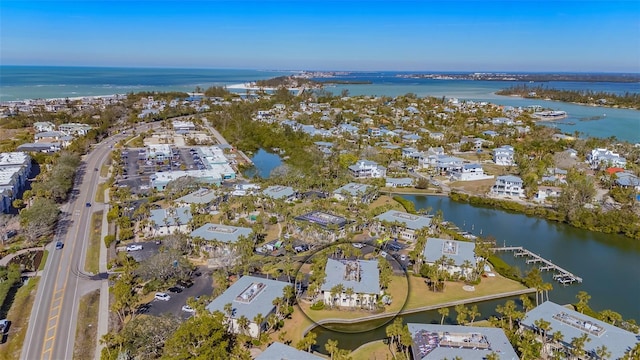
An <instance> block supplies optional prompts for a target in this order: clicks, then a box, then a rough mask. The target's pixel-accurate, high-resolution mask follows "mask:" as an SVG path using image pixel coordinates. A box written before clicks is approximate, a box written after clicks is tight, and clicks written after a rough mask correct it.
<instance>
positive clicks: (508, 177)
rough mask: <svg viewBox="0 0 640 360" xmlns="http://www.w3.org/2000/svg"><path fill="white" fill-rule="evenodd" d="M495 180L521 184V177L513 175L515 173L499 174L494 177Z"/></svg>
mask: <svg viewBox="0 0 640 360" xmlns="http://www.w3.org/2000/svg"><path fill="white" fill-rule="evenodd" d="M496 181H504V182H511V183H517V184H522V179H521V178H520V177H519V176H515V175H500V176H498V177H497V178H496Z"/></svg>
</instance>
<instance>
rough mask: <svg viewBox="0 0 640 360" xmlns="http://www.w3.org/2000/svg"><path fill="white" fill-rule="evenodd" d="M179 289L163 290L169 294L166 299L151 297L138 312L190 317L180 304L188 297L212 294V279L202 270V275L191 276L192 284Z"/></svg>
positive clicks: (185, 301)
mask: <svg viewBox="0 0 640 360" xmlns="http://www.w3.org/2000/svg"><path fill="white" fill-rule="evenodd" d="M181 290H182V291H181V292H179V293H177V292H170V291H168V290H165V291H163V292H165V293H167V294H169V296H171V298H170V299H169V300H168V301H163V300H156V299H153V300H151V301H150V302H148V303H146V304H144V305H142V306H141V307H139V308H138V312H139V313H141V314H147V315H152V316H161V315H162V314H173V315H176V316H178V317H180V318H183V319H186V318H188V317H190V316H191V315H192V314H191V313H188V312H185V311H182V306H183V305H186V303H187V299H188V298H190V297H196V296H211V295H212V294H213V280H212V279H211V275H210V274H209V273H206V272H204V271H203V272H202V275H200V276H195V277H194V278H193V285H192V286H190V287H185V288H183V289H181Z"/></svg>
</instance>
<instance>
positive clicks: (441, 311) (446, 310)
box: [438, 307, 449, 325]
mask: <svg viewBox="0 0 640 360" xmlns="http://www.w3.org/2000/svg"><path fill="white" fill-rule="evenodd" d="M438 314H440V315H442V317H441V318H440V325H442V324H444V318H446V317H447V316H449V308H446V307H444V308H440V309H438Z"/></svg>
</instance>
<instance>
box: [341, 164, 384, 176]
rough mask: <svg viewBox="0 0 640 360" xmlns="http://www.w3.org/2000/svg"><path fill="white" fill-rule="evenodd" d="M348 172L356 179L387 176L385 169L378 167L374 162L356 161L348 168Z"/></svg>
mask: <svg viewBox="0 0 640 360" xmlns="http://www.w3.org/2000/svg"><path fill="white" fill-rule="evenodd" d="M349 172H350V173H351V175H352V176H353V177H355V178H356V179H363V178H383V177H385V176H386V175H387V168H385V167H384V166H382V165H378V163H376V162H375V161H370V160H358V162H356V163H355V164H354V165H351V166H349Z"/></svg>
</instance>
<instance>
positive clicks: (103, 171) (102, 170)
mask: <svg viewBox="0 0 640 360" xmlns="http://www.w3.org/2000/svg"><path fill="white" fill-rule="evenodd" d="M110 166H111V153H109V155H107V160H106V161H105V163H104V165H102V167H101V168H100V176H102V177H107V175H109V167H110Z"/></svg>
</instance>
